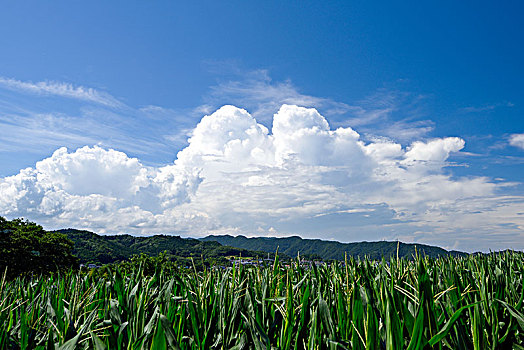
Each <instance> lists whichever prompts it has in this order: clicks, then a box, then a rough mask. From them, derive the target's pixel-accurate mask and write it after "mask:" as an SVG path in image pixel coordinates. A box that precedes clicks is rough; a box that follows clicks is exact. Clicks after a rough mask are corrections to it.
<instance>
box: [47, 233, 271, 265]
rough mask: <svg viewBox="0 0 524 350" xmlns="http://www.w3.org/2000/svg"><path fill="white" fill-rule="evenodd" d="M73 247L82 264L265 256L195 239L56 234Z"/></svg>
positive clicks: (262, 253) (165, 236) (164, 236)
mask: <svg viewBox="0 0 524 350" xmlns="http://www.w3.org/2000/svg"><path fill="white" fill-rule="evenodd" d="M55 232H59V233H62V234H65V235H66V236H67V238H69V239H70V240H71V241H73V243H74V248H73V254H74V255H75V256H77V257H78V258H79V260H80V262H81V263H84V264H85V263H94V264H109V263H114V262H117V261H124V260H128V259H129V258H131V257H132V256H133V255H139V254H142V253H144V254H147V255H149V256H157V255H158V254H160V253H163V252H166V253H167V255H168V257H170V258H172V259H175V260H177V261H180V262H182V263H184V262H185V261H187V260H188V259H189V258H191V257H194V258H195V260H197V262H199V261H200V260H201V258H202V259H218V258H224V257H226V256H239V255H242V256H244V257H256V256H261V255H264V254H265V253H264V252H261V251H250V250H247V249H242V248H234V247H227V246H224V245H222V244H220V243H218V242H205V241H201V240H198V239H194V238H181V237H180V236H171V235H154V236H131V235H127V234H123V235H112V236H109V235H107V236H106V235H99V234H96V233H94V232H90V231H85V230H76V229H71V228H70V229H63V230H57V231H55Z"/></svg>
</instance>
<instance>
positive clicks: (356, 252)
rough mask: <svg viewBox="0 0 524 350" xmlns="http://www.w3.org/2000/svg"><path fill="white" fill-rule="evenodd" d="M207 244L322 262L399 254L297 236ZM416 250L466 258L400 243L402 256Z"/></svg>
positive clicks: (393, 247)
mask: <svg viewBox="0 0 524 350" xmlns="http://www.w3.org/2000/svg"><path fill="white" fill-rule="evenodd" d="M201 240H202V241H205V242H213V241H214V242H218V243H220V244H223V245H228V246H232V247H237V248H243V249H256V250H262V251H265V252H275V251H276V249H277V247H278V252H279V253H284V254H286V255H289V256H292V257H295V256H297V254H298V253H299V252H300V255H308V256H316V257H318V258H322V259H325V260H326V259H336V260H343V259H344V255H345V253H346V252H347V255H348V257H350V256H353V257H359V256H360V257H364V256H368V257H370V258H371V259H381V258H382V257H383V256H384V257H386V258H388V257H394V256H396V254H397V242H386V241H379V242H358V243H340V242H337V241H323V240H319V239H303V238H300V237H298V236H292V237H285V238H275V237H255V238H247V237H244V236H236V237H233V236H229V235H225V236H207V237H205V238H202V239H201ZM415 247H416V249H417V251H418V252H419V254H424V255H426V256H429V257H437V256H446V255H453V256H463V255H467V254H466V253H463V252H458V251H447V250H445V249H442V248H439V247H434V246H429V245H424V244H406V243H399V244H398V255H399V257H408V258H410V257H411V256H412V255H414V254H415Z"/></svg>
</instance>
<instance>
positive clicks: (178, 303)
mask: <svg viewBox="0 0 524 350" xmlns="http://www.w3.org/2000/svg"><path fill="white" fill-rule="evenodd" d="M523 273H524V255H523V254H522V253H514V252H504V253H500V254H490V255H478V256H469V257H467V258H439V259H435V260H432V259H427V258H423V257H415V259H414V260H405V259H391V260H389V261H385V260H382V261H378V262H375V261H370V260H366V259H364V260H353V259H349V260H346V261H345V262H343V263H342V262H341V263H333V264H330V265H323V266H316V265H314V264H313V265H303V264H302V265H301V264H300V263H299V260H298V259H297V260H294V261H293V262H292V263H291V265H290V266H289V267H286V266H284V265H282V264H281V263H280V262H279V261H278V257H277V258H276V259H275V262H274V264H271V265H270V266H265V267H252V266H250V267H246V266H238V267H231V268H226V269H221V268H211V269H207V270H205V271H200V272H198V271H196V270H193V269H190V270H187V269H176V270H169V271H168V270H166V269H162V268H161V267H159V268H158V269H157V270H156V272H155V273H153V274H151V275H147V274H145V273H144V271H143V267H142V266H141V265H140V264H137V265H136V266H135V267H134V268H131V269H125V270H124V269H119V268H118V267H115V268H113V269H112V270H111V271H110V273H109V274H108V275H107V276H104V275H101V274H97V273H93V272H91V273H86V272H78V271H76V272H70V273H66V274H62V275H54V276H51V277H33V278H25V279H22V278H18V279H15V280H12V281H9V282H8V281H5V280H4V281H3V282H2V284H1V286H0V347H1V348H2V349H6V348H7V349H18V348H21V349H88V348H89V349H143V348H148V349H164V348H171V349H257V350H259V349H512V348H513V349H524V347H522V344H523V342H524V334H523V333H524V316H523V314H524V313H523V299H524V288H523Z"/></svg>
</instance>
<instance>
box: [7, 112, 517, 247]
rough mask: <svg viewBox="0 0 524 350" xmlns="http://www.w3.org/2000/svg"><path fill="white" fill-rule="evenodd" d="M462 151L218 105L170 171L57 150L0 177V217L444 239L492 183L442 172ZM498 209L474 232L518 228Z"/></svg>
mask: <svg viewBox="0 0 524 350" xmlns="http://www.w3.org/2000/svg"><path fill="white" fill-rule="evenodd" d="M463 147H464V141H463V140H462V139H460V138H457V137H448V138H438V139H433V140H427V141H416V142H413V143H412V144H411V145H409V146H408V147H403V146H402V145H400V144H398V143H395V142H393V141H389V140H388V139H377V140H376V141H373V142H368V143H365V142H363V141H362V140H361V138H360V135H359V134H358V132H357V131H355V130H353V129H352V128H350V127H345V128H342V127H341V128H338V129H335V130H332V129H331V128H330V126H329V123H328V121H327V120H326V119H325V118H324V117H323V116H322V115H320V114H319V113H318V112H317V111H316V110H315V109H313V108H303V107H298V106H295V105H283V106H282V107H281V108H280V110H279V111H278V112H277V113H276V114H275V115H274V116H273V123H272V127H271V131H270V130H269V129H268V128H267V127H265V126H264V125H262V124H260V123H258V122H257V120H255V118H254V117H253V116H252V115H250V114H249V113H248V112H247V111H245V110H243V109H240V108H237V107H234V106H224V107H222V108H220V109H218V110H217V111H216V112H214V113H212V114H210V115H207V116H205V117H203V118H202V120H201V121H200V122H199V123H198V125H197V126H196V127H195V129H194V130H193V131H192V133H191V137H190V139H189V141H188V146H187V147H185V148H184V149H182V150H181V151H180V152H178V154H177V157H176V160H175V162H174V163H173V164H171V165H166V166H162V167H147V166H144V165H143V164H141V162H140V161H139V160H138V159H136V158H130V157H128V156H127V155H126V154H124V153H122V152H118V151H115V150H111V149H102V148H100V147H97V146H95V147H87V146H86V147H83V148H80V149H77V150H75V151H73V152H68V151H67V150H66V149H65V148H61V149H59V150H57V151H56V152H55V153H54V154H53V155H52V156H51V157H49V158H46V159H44V160H42V161H40V162H38V163H36V165H35V166H34V167H33V168H27V169H24V170H21V171H20V172H19V173H18V174H16V175H14V176H9V177H5V178H1V179H0V212H1V213H3V215H8V216H24V217H30V218H33V219H39V220H41V221H43V222H45V223H48V224H49V225H53V226H57V225H60V226H72V227H83V228H92V229H97V230H98V231H101V232H134V233H155V232H165V233H169V232H178V233H183V234H186V235H202V234H207V233H217V232H223V233H226V232H229V233H244V234H249V233H255V234H256V233H257V232H259V231H260V230H262V231H263V230H267V232H270V233H271V232H275V231H276V230H278V229H279V227H285V228H286V229H285V230H286V232H289V233H300V232H301V230H303V229H304V228H305V225H308V223H309V222H313V221H315V220H320V219H325V218H326V217H328V216H330V215H332V216H333V217H337V218H339V217H342V218H341V219H339V221H335V222H333V223H330V224H332V225H334V226H333V227H335V229H336V230H338V231H339V232H341V230H343V229H344V227H347V226H348V223H347V222H346V221H345V220H347V219H348V217H347V216H348V215H352V216H351V218H355V217H356V216H355V215H361V216H362V218H364V217H365V218H370V220H372V219H373V215H375V213H378V212H379V211H380V212H381V213H382V214H381V215H389V217H386V218H378V216H377V217H376V219H375V221H373V225H371V226H370V224H369V223H363V224H362V227H364V226H366V225H368V226H366V227H368V228H369V227H375V228H376V227H379V225H380V224H381V223H382V224H383V223H384V222H381V220H386V221H387V222H388V224H389V225H397V226H398V225H404V227H409V228H410V229H411V231H420V230H426V231H428V230H429V232H433V233H435V232H440V234H443V232H447V234H450V230H452V226H453V222H451V220H452V219H451V218H453V220H456V216H455V214H456V212H457V207H459V206H458V203H462V204H464V203H466V204H467V205H462V206H461V207H462V208H467V209H464V210H463V215H464V216H463V218H464V221H463V222H462V223H461V227H462V226H464V227H462V228H461V229H463V230H466V229H468V228H469V229H473V226H474V223H473V221H471V222H470V223H468V222H469V221H468V220H471V218H474V217H475V215H477V214H478V211H479V210H480V209H482V210H495V209H494V208H493V207H492V206H491V207H489V208H488V209H486V207H485V205H486V203H488V202H489V201H488V202H487V201H483V200H481V199H482V198H489V199H490V200H491V199H492V198H494V196H495V195H496V191H497V186H498V185H496V184H494V183H493V182H491V181H490V179H488V178H484V177H454V176H453V174H452V173H451V172H449V170H447V166H448V165H449V163H448V159H449V157H450V155H451V154H453V153H454V152H459V151H460V150H461V149H462V148H463ZM508 203H509V204H507V205H506V206H505V207H504V208H506V209H504V208H502V209H501V210H504V212H505V213H512V214H508V215H505V216H503V215H502V216H497V218H498V219H497V220H498V221H497V222H491V221H489V220H488V222H486V220H485V219H484V221H483V222H484V223H485V224H484V225H485V227H483V228H482V229H483V230H489V229H493V228H495V227H496V226H497V225H501V224H505V225H510V226H511V225H513V226H514V227H517V228H518V227H519V225H520V226H523V225H524V223H522V218H520V217H519V216H518V215H517V214H516V213H517V212H518V210H517V211H516V210H508V209H507V208H508V207H511V208H515V206H522V201H519V200H513V201H512V202H509V201H508ZM483 206H484V207H483ZM500 208H501V207H499V209H500ZM450 210H454V212H453V213H451V212H450ZM377 215H378V214H377ZM501 217H503V219H501ZM366 220H367V219H366ZM501 220H502V221H501ZM296 222H301V224H296V225H295V226H294V227H292V228H290V226H289V225H290V223H296ZM352 225H356V224H354V223H352ZM490 225H491V226H490ZM275 228H276V229H275ZM257 230H258V231H257ZM405 231H406V230H404V231H403V232H405ZM325 234H326V232H322V231H319V233H318V236H320V237H323V235H325ZM337 238H338V239H343V237H340V236H337ZM364 238H365V237H362V238H361V239H364ZM447 238H448V239H449V237H447ZM455 238H456V237H455ZM352 239H355V236H352ZM357 239H358V238H357ZM437 241H438V240H437Z"/></svg>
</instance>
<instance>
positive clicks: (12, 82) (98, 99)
mask: <svg viewBox="0 0 524 350" xmlns="http://www.w3.org/2000/svg"><path fill="white" fill-rule="evenodd" d="M0 86H2V87H3V88H6V89H9V90H12V91H21V92H25V93H31V94H36V95H43V96H61V97H67V98H72V99H77V100H82V101H88V102H93V103H97V104H101V105H104V106H107V107H111V108H118V107H123V106H124V104H123V103H122V102H120V101H118V100H117V99H116V98H114V97H113V96H111V95H110V94H108V93H105V92H101V91H98V90H95V89H93V88H87V87H84V86H74V85H73V84H70V83H64V82H56V81H40V82H36V83H33V82H27V81H20V80H16V79H11V78H5V77H0Z"/></svg>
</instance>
